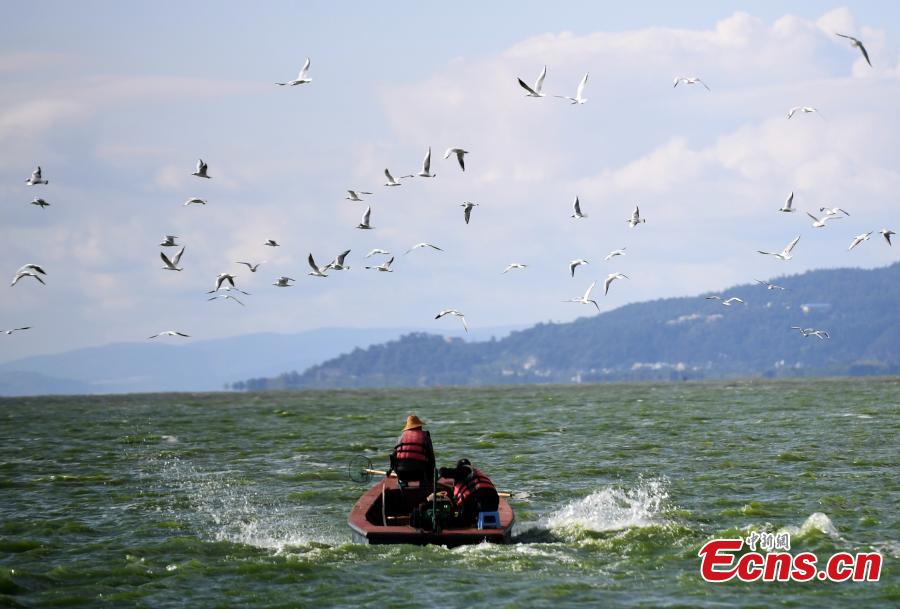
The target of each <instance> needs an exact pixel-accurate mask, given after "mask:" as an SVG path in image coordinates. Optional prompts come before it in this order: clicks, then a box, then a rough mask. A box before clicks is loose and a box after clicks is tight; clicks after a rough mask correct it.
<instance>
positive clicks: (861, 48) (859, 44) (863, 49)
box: [834, 32, 872, 68]
mask: <svg viewBox="0 0 900 609" xmlns="http://www.w3.org/2000/svg"><path fill="white" fill-rule="evenodd" d="M834 35H835V36H840V37H841V38H846V39H847V40H849V41H850V46H851V47H856V48H857V49H859V52H860V53H862V56H863V57H864V58H865V60H866V63H867V64H869V67H870V68H871V67H872V62H871V61H869V54H868V53H867V52H866V47H864V46H863V43H862V42H860V41H859V40H858V39H856V38H854V37H853V36H847V35H846V34H838V33H837V32H835V33H834Z"/></svg>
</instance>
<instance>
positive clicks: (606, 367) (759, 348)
mask: <svg viewBox="0 0 900 609" xmlns="http://www.w3.org/2000/svg"><path fill="white" fill-rule="evenodd" d="M776 283H778V284H779V285H781V286H784V287H785V288H787V289H785V290H783V291H782V290H767V289H766V288H765V287H764V286H760V285H756V284H754V285H741V286H736V287H734V288H730V289H727V290H725V291H724V292H720V294H722V295H724V296H726V297H730V296H737V297H739V298H741V299H742V300H744V301H745V302H746V304H745V305H742V304H739V303H738V304H734V305H732V306H730V307H725V306H722V304H720V302H718V301H714V300H706V299H705V298H704V297H703V296H704V295H700V296H696V297H688V298H667V299H663V300H655V301H651V302H644V303H639V304H631V305H627V306H624V307H621V308H619V309H616V310H614V311H610V312H607V313H603V314H599V315H593V316H591V317H584V318H581V319H578V320H576V321H574V322H571V323H564V324H539V325H537V326H534V327H532V328H530V329H527V330H522V331H518V332H513V333H512V334H510V335H509V336H508V337H506V338H503V339H501V340H493V341H490V342H480V343H471V342H469V343H467V342H463V341H461V340H457V339H452V338H444V337H441V336H435V335H431V334H422V333H414V334H409V335H406V336H403V337H402V338H400V339H399V340H394V341H391V342H388V343H385V344H379V345H374V346H371V347H368V348H365V349H363V348H357V349H355V350H354V351H352V352H351V353H348V354H346V355H342V356H340V357H337V358H334V359H332V360H329V361H326V362H324V363H322V364H319V365H317V366H313V367H312V368H310V369H308V370H306V371H305V372H303V373H302V374H297V373H291V374H286V375H282V376H280V377H278V378H275V379H256V380H255V381H254V382H253V383H245V384H238V387H239V388H247V389H271V388H299V387H316V388H325V387H385V386H428V385H478V384H504V383H549V382H554V383H557V382H562V383H567V382H589V381H590V382H597V381H604V380H636V379H704V378H735V377H754V376H765V377H782V376H805V375H854V374H898V373H900V263H898V264H894V265H892V266H889V267H886V268H881V269H875V270H859V269H835V270H819V271H811V272H808V273H804V274H802V275H795V276H791V277H784V278H781V279H779V280H777V281H776ZM571 306H577V305H571ZM585 310H587V309H585ZM791 326H802V327H804V328H806V327H812V328H818V329H824V330H826V331H828V332H829V333H830V335H831V339H827V340H825V339H819V338H816V337H812V336H810V337H804V336H803V335H801V333H800V332H798V331H796V330H791V329H790V327H791Z"/></svg>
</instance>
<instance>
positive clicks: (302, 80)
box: [275, 57, 312, 87]
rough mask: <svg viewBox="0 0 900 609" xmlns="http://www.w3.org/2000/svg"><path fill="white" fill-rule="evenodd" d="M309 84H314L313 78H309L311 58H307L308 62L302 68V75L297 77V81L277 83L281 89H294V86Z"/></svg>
mask: <svg viewBox="0 0 900 609" xmlns="http://www.w3.org/2000/svg"><path fill="white" fill-rule="evenodd" d="M308 82H312V78H310V77H309V57H307V58H306V62H305V63H304V64H303V67H302V68H300V73H299V74H298V75H297V78H296V79H295V80H289V81H287V82H276V83H275V84H276V85H278V86H279V87H283V86H285V85H288V86H291V87H293V86H294V85H305V84H306V83H308Z"/></svg>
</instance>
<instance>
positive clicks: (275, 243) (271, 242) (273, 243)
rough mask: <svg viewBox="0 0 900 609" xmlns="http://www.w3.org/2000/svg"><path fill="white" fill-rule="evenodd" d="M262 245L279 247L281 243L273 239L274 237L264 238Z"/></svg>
mask: <svg viewBox="0 0 900 609" xmlns="http://www.w3.org/2000/svg"><path fill="white" fill-rule="evenodd" d="M263 245H268V246H269V247H281V244H279V243H278V242H277V241H275V239H266V242H265V243H263Z"/></svg>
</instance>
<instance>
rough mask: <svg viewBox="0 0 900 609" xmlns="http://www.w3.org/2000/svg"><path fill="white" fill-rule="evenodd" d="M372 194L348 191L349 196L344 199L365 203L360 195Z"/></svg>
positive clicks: (363, 191) (362, 191)
mask: <svg viewBox="0 0 900 609" xmlns="http://www.w3.org/2000/svg"><path fill="white" fill-rule="evenodd" d="M370 194H372V193H371V192H366V191H365V190H348V191H347V196H346V197H344V198H345V199H347V200H348V201H363V199H361V198H360V196H359V195H370Z"/></svg>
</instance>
